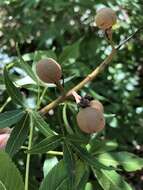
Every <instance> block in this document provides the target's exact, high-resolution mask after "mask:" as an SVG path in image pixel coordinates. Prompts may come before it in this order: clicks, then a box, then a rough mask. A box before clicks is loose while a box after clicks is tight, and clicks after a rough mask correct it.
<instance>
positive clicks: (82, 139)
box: [66, 134, 89, 144]
mask: <svg viewBox="0 0 143 190" xmlns="http://www.w3.org/2000/svg"><path fill="white" fill-rule="evenodd" d="M66 139H68V140H69V141H71V142H74V143H78V144H88V142H89V136H81V135H76V134H74V135H67V136H66Z"/></svg>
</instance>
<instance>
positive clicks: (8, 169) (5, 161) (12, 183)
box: [0, 151, 24, 190]
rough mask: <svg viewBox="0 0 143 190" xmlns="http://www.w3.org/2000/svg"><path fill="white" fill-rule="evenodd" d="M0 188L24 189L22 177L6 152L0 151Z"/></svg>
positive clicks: (3, 189) (9, 189)
mask: <svg viewBox="0 0 143 190" xmlns="http://www.w3.org/2000/svg"><path fill="white" fill-rule="evenodd" d="M0 189H1V190H24V184H23V181H22V177H21V175H20V173H19V171H18V169H17V167H16V166H15V164H14V163H13V162H12V161H11V159H10V158H9V156H8V154H6V153H5V152H3V151H0Z"/></svg>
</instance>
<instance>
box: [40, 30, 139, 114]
mask: <svg viewBox="0 0 143 190" xmlns="http://www.w3.org/2000/svg"><path fill="white" fill-rule="evenodd" d="M141 29H143V28H139V29H138V30H137V31H136V32H135V33H134V34H132V35H131V36H129V37H128V38H127V39H126V40H125V41H123V42H121V43H120V44H119V45H118V46H117V47H116V48H114V47H112V51H111V53H110V54H109V56H108V57H107V58H106V59H105V60H104V61H103V62H102V63H101V64H100V65H99V66H98V67H97V68H96V69H95V70H94V71H93V72H91V73H90V74H89V75H88V76H87V77H86V78H85V79H84V80H83V81H81V82H80V83H79V84H77V85H76V86H75V87H73V88H72V89H70V90H69V91H68V92H66V93H64V94H63V95H61V96H59V97H58V98H57V99H55V100H54V101H53V102H51V103H50V104H48V105H47V106H45V107H43V108H42V109H41V110H40V113H41V114H43V115H44V114H46V113H47V112H48V111H49V110H51V109H53V108H55V107H56V106H57V105H59V104H60V103H61V102H63V101H64V100H65V99H67V98H68V97H69V96H71V95H72V92H73V91H75V92H77V91H79V90H80V89H81V88H82V87H84V86H85V84H87V83H89V82H90V81H92V80H93V79H94V78H96V77H97V76H98V74H99V73H101V72H102V71H103V70H104V69H105V67H106V66H107V65H108V64H109V63H110V62H111V61H112V59H113V57H114V55H115V54H116V51H117V50H119V49H120V47H121V46H123V45H124V44H126V43H127V42H128V41H129V40H130V39H132V38H133V37H134V36H135V35H136V34H137V33H138V32H140V31H141Z"/></svg>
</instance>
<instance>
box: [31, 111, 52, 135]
mask: <svg viewBox="0 0 143 190" xmlns="http://www.w3.org/2000/svg"><path fill="white" fill-rule="evenodd" d="M31 114H32V117H33V123H34V125H35V126H36V127H37V128H38V129H39V131H40V132H41V133H42V134H43V135H44V136H46V137H50V136H53V135H54V132H53V131H52V130H51V129H50V127H49V125H48V124H47V123H46V121H45V120H44V119H43V118H42V117H41V115H40V114H39V113H38V112H35V111H33V112H31Z"/></svg>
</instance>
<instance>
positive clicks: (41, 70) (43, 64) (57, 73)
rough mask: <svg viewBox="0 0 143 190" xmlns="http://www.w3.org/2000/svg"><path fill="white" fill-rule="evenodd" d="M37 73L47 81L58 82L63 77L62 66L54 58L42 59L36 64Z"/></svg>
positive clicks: (41, 78)
mask: <svg viewBox="0 0 143 190" xmlns="http://www.w3.org/2000/svg"><path fill="white" fill-rule="evenodd" d="M36 73H37V75H38V77H39V79H40V80H41V81H43V82H45V83H57V82H58V81H59V80H60V79H61V77H62V69H61V66H60V65H59V64H58V63H57V62H56V61H55V60H54V59H52V58H46V59H42V60H40V61H39V62H38V63H37V64H36Z"/></svg>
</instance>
